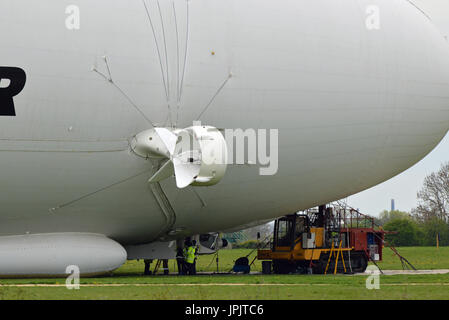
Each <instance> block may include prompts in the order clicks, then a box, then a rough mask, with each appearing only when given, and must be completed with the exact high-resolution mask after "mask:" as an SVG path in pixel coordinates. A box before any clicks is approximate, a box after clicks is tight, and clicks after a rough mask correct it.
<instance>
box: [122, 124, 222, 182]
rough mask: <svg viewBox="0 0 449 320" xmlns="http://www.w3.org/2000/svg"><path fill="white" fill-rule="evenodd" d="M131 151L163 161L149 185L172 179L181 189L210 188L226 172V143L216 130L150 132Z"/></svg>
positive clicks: (136, 139) (139, 137) (140, 136)
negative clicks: (191, 186)
mask: <svg viewBox="0 0 449 320" xmlns="http://www.w3.org/2000/svg"><path fill="white" fill-rule="evenodd" d="M131 148H132V150H133V151H134V152H135V153H136V154H138V155H140V156H142V157H145V158H153V159H159V160H161V159H166V161H165V162H164V163H163V165H162V166H161V167H160V169H159V170H158V171H157V172H156V173H155V174H154V175H153V176H152V177H151V178H150V179H149V180H148V182H149V183H155V182H159V181H162V180H165V179H167V178H169V177H171V176H173V175H174V176H175V180H176V186H177V187H178V188H180V189H183V188H186V187H187V186H189V185H193V186H211V185H215V184H217V183H218V182H220V180H221V179H222V178H223V176H224V174H225V172H226V167H227V164H226V162H227V146H226V140H225V139H224V137H223V135H222V133H221V132H220V131H219V130H218V129H217V128H215V127H211V126H201V125H194V126H192V127H189V128H186V129H172V128H153V129H149V130H146V131H144V132H142V133H139V134H138V135H136V136H135V137H134V139H133V141H132V142H131Z"/></svg>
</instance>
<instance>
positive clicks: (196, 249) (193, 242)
mask: <svg viewBox="0 0 449 320" xmlns="http://www.w3.org/2000/svg"><path fill="white" fill-rule="evenodd" d="M192 246H193V249H194V250H195V252H194V256H195V260H193V269H192V272H193V274H194V275H195V274H196V260H197V259H198V252H199V248H198V246H197V245H196V240H193V241H192Z"/></svg>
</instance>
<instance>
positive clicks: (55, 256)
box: [0, 233, 127, 277]
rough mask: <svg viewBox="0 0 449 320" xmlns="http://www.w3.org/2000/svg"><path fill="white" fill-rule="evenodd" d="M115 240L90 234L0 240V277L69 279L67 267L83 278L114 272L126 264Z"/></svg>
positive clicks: (62, 234)
mask: <svg viewBox="0 0 449 320" xmlns="http://www.w3.org/2000/svg"><path fill="white" fill-rule="evenodd" d="M126 256H127V254H126V251H125V249H124V248H123V247H122V246H121V245H120V244H119V243H117V242H115V241H114V240H111V239H109V238H107V237H105V236H103V235H99V234H91V233H49V234H30V235H19V236H4V237H0V276H3V277H8V276H10V277H11V276H33V277H39V276H61V277H67V276H68V274H67V273H66V269H67V267H68V266H77V267H78V268H79V271H80V275H81V276H93V275H99V274H103V273H107V272H109V271H112V270H115V269H117V268H118V267H120V266H121V265H122V264H123V263H124V262H125V261H126Z"/></svg>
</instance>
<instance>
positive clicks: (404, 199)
mask: <svg viewBox="0 0 449 320" xmlns="http://www.w3.org/2000/svg"><path fill="white" fill-rule="evenodd" d="M412 2H414V3H415V4H416V5H417V6H419V7H420V8H421V9H423V11H425V12H426V13H427V14H428V15H429V16H430V17H431V18H432V20H433V21H434V23H435V24H436V25H437V26H438V27H440V28H441V30H442V32H443V33H444V34H445V35H448V36H449V0H412ZM448 59H449V57H448ZM447 161H449V135H447V136H446V137H445V138H444V140H443V141H442V142H441V143H440V144H439V145H438V147H437V148H436V149H435V150H434V151H432V153H431V154H429V155H428V156H427V157H426V158H424V159H423V160H421V162H419V163H418V164H416V165H415V166H414V167H412V168H410V169H409V170H407V171H405V172H403V173H402V174H400V175H398V176H396V177H394V178H393V179H391V180H389V181H387V182H384V183H382V184H380V185H378V186H376V187H374V188H371V189H369V190H366V191H363V192H361V193H359V194H357V195H354V196H351V197H349V198H348V204H349V205H351V206H352V207H354V208H359V209H360V211H361V212H363V213H367V214H370V215H376V216H377V215H378V214H379V213H380V212H381V211H383V210H385V209H387V210H389V209H390V203H391V199H395V203H396V209H397V210H403V211H410V210H411V209H412V208H413V207H415V206H416V203H417V199H416V193H417V191H418V190H419V189H421V187H422V183H423V180H424V178H425V177H426V175H428V174H430V173H432V172H433V171H437V170H438V169H439V168H440V166H441V164H442V163H443V162H447Z"/></svg>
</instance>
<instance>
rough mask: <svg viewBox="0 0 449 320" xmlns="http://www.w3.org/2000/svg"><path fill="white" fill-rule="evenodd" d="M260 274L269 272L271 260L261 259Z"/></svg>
mask: <svg viewBox="0 0 449 320" xmlns="http://www.w3.org/2000/svg"><path fill="white" fill-rule="evenodd" d="M262 274H271V261H262Z"/></svg>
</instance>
